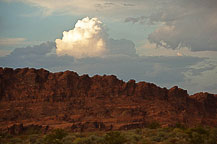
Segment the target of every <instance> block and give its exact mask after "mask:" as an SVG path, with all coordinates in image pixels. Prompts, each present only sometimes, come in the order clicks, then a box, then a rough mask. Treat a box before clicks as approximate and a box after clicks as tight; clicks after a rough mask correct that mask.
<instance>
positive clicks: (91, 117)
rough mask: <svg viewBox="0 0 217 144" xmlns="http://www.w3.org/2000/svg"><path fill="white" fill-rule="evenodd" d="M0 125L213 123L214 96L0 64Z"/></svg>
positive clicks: (123, 126)
mask: <svg viewBox="0 0 217 144" xmlns="http://www.w3.org/2000/svg"><path fill="white" fill-rule="evenodd" d="M0 107H1V109H0V128H6V127H10V126H11V125H13V124H15V123H23V124H24V125H32V124H36V125H40V126H47V125H49V126H50V127H54V128H58V127H62V128H65V127H70V128H71V129H72V130H73V131H83V130H96V129H97V130H111V129H129V128H137V127H143V126H145V125H146V124H147V123H150V122H153V121H158V122H159V123H160V124H161V125H165V126H166V125H174V124H175V123H183V124H186V125H189V126H193V125H197V124H204V125H210V126H217V96H216V95H213V94H208V93H198V94H195V95H193V96H189V95H188V94H187V91H186V90H182V89H180V88H178V87H176V86H175V87H173V88H171V89H169V90H168V89H166V88H160V87H158V86H156V85H154V84H151V83H146V82H139V83H136V82H135V81H134V80H130V81H128V82H124V81H122V80H118V79H117V78H116V76H113V75H111V76H105V75H104V76H99V75H96V76H93V77H89V76H88V75H82V76H79V75H78V74H77V73H75V72H71V71H65V72H59V73H51V72H49V71H46V70H44V69H39V70H36V69H29V68H23V69H15V70H14V69H11V68H0Z"/></svg>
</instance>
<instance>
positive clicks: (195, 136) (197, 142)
mask: <svg viewBox="0 0 217 144" xmlns="http://www.w3.org/2000/svg"><path fill="white" fill-rule="evenodd" d="M190 138H191V139H190V142H191V143H192V144H203V143H204V139H203V137H202V136H201V135H200V134H199V133H197V132H192V134H191V137H190Z"/></svg>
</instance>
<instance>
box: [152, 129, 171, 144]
mask: <svg viewBox="0 0 217 144" xmlns="http://www.w3.org/2000/svg"><path fill="white" fill-rule="evenodd" d="M167 138H168V136H167V134H166V133H165V132H162V131H159V132H157V134H156V135H155V136H153V137H152V138H151V140H152V141H155V142H163V141H164V140H166V139H167Z"/></svg>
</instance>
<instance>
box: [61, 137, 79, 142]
mask: <svg viewBox="0 0 217 144" xmlns="http://www.w3.org/2000/svg"><path fill="white" fill-rule="evenodd" d="M75 139H76V136H74V135H67V136H65V137H64V138H63V139H62V141H61V142H62V144H72V143H73V141H74V140H75Z"/></svg>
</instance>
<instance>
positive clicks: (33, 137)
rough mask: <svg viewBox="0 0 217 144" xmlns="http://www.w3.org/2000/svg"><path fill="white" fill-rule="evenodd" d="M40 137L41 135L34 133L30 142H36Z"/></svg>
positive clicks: (30, 137) (33, 143) (32, 143)
mask: <svg viewBox="0 0 217 144" xmlns="http://www.w3.org/2000/svg"><path fill="white" fill-rule="evenodd" d="M38 139H39V136H38V135H36V134H33V135H30V136H29V142H30V144H35V143H36V141H37V140H38Z"/></svg>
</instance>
